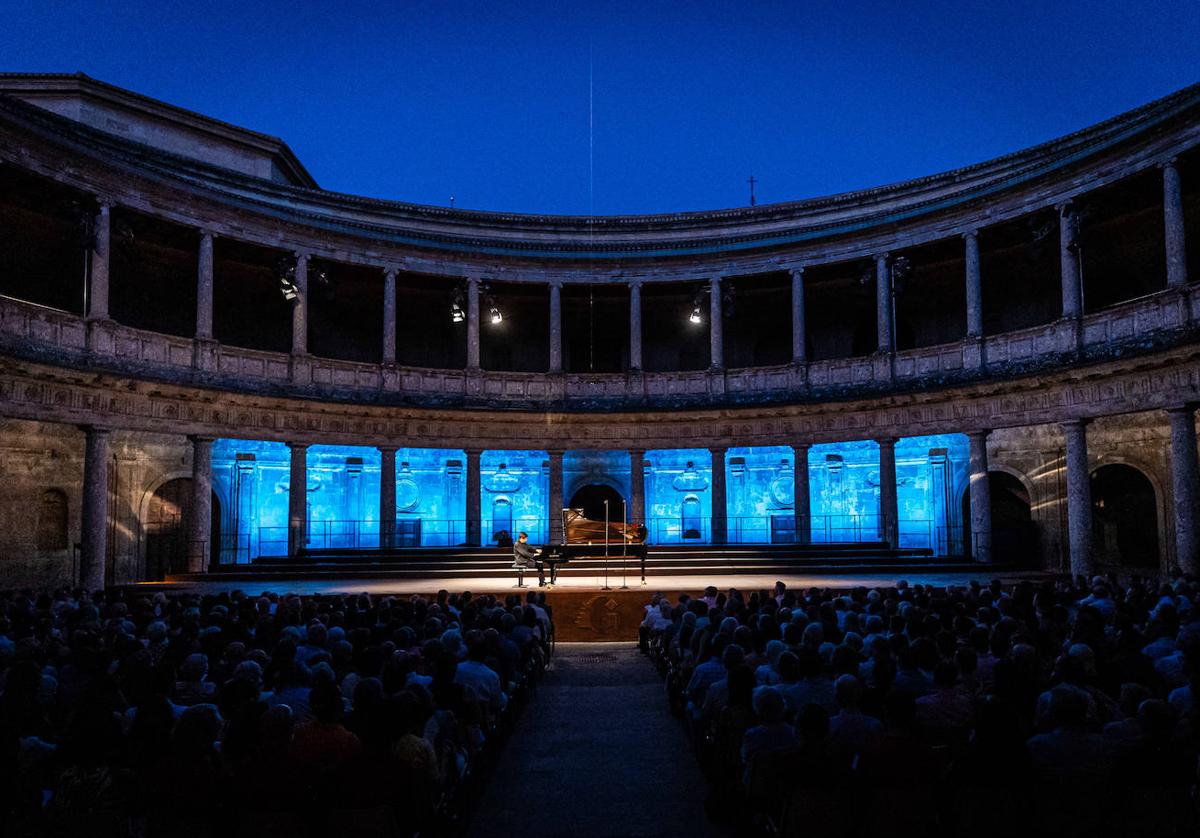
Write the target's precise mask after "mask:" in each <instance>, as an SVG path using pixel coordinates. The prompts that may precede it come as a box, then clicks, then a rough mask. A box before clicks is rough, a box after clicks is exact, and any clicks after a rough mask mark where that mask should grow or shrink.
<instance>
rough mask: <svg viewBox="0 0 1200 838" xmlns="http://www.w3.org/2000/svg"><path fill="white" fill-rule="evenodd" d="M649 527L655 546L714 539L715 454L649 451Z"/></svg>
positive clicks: (690, 450)
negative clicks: (712, 524)
mask: <svg viewBox="0 0 1200 838" xmlns="http://www.w3.org/2000/svg"><path fill="white" fill-rule="evenodd" d="M646 460H647V461H648V462H649V463H650V465H648V466H647V467H646V527H647V528H648V529H649V531H650V533H649V540H650V543H651V544H708V543H710V542H711V540H712V530H711V522H712V455H711V454H710V453H709V452H708V450H707V449H704V448H673V449H664V450H658V451H647V452H646Z"/></svg>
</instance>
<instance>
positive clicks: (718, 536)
mask: <svg viewBox="0 0 1200 838" xmlns="http://www.w3.org/2000/svg"><path fill="white" fill-rule="evenodd" d="M708 450H709V451H710V452H711V453H712V537H711V539H710V541H711V542H712V543H713V544H724V543H726V542H727V541H728V540H729V517H728V516H729V501H728V498H727V495H726V493H725V451H726V449H725V448H710V449H708Z"/></svg>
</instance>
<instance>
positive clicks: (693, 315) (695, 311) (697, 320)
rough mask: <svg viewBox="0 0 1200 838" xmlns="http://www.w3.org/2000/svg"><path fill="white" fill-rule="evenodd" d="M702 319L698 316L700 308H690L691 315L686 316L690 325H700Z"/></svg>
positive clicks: (695, 306)
mask: <svg viewBox="0 0 1200 838" xmlns="http://www.w3.org/2000/svg"><path fill="white" fill-rule="evenodd" d="M703 319H704V318H702V317H701V316H700V306H698V305H694V306H692V313H691V314H690V315H689V316H688V320H689V321H691V322H692V323H700V322H701V321H702V320H703Z"/></svg>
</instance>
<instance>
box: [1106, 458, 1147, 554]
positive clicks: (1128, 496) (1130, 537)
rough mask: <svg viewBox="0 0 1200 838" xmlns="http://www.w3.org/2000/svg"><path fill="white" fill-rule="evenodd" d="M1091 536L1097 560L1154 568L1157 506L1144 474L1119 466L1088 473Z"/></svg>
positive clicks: (1128, 467) (1132, 468)
mask: <svg viewBox="0 0 1200 838" xmlns="http://www.w3.org/2000/svg"><path fill="white" fill-rule="evenodd" d="M1092 533H1093V538H1094V540H1095V545H1096V553H1097V556H1098V557H1099V558H1100V560H1101V561H1104V562H1107V563H1109V564H1120V565H1124V566H1126V567H1158V565H1159V555H1158V504H1157V501H1156V499H1155V497H1154V486H1153V485H1152V484H1151V483H1150V481H1149V479H1147V477H1146V475H1144V474H1142V473H1141V472H1140V471H1138V470H1137V469H1136V468H1134V467H1133V466H1127V465H1121V464H1114V465H1107V466H1101V467H1100V468H1098V469H1096V471H1095V472H1093V473H1092Z"/></svg>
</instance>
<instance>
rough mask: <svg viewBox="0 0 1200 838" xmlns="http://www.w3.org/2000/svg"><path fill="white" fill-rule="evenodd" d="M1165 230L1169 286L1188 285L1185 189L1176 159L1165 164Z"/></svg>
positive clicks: (1163, 169)
mask: <svg viewBox="0 0 1200 838" xmlns="http://www.w3.org/2000/svg"><path fill="white" fill-rule="evenodd" d="M1162 172H1163V228H1164V230H1165V232H1166V241H1167V286H1168V287H1170V288H1181V287H1183V286H1184V285H1187V284H1188V266H1187V239H1186V235H1185V233H1184V222H1183V187H1182V184H1181V183H1180V180H1179V165H1178V163H1177V162H1176V160H1175V159H1174V158H1171V159H1170V160H1168V161H1167V162H1166V163H1163V167H1162Z"/></svg>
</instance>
